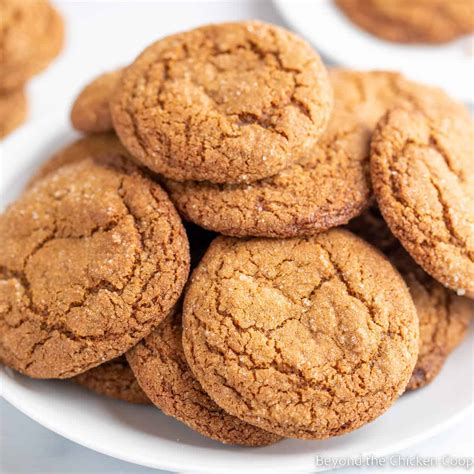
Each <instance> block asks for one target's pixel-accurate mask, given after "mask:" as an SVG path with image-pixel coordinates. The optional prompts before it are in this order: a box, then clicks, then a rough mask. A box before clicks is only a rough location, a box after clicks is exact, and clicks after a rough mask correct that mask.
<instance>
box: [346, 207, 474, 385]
mask: <svg viewBox="0 0 474 474" xmlns="http://www.w3.org/2000/svg"><path fill="white" fill-rule="evenodd" d="M348 227H349V229H351V230H352V231H353V232H355V233H357V234H358V235H360V236H361V237H363V238H365V239H366V240H367V241H368V242H370V243H371V244H373V245H375V246H376V247H378V248H379V249H380V250H382V251H383V252H384V253H385V255H386V256H387V257H388V258H389V259H390V261H391V262H392V263H393V265H395V267H396V268H397V269H398V270H399V271H400V273H401V275H402V276H403V278H404V279H405V283H406V284H407V286H408V289H409V290H410V294H411V297H412V299H413V302H414V303H415V308H416V312H417V314H418V319H419V322H420V350H419V354H418V360H417V362H416V366H415V369H414V370H413V374H412V376H411V379H410V382H409V383H408V386H407V390H415V389H417V388H421V387H423V386H425V385H427V384H428V383H430V382H431V381H432V380H433V379H434V378H435V377H436V376H437V375H438V373H439V372H440V370H441V369H442V367H443V365H444V363H445V361H446V359H447V357H448V355H449V353H450V352H451V351H452V350H453V349H455V348H456V347H457V346H458V345H459V344H460V343H461V342H462V340H463V339H464V337H465V335H466V333H467V331H468V328H469V323H470V318H471V313H472V310H473V307H472V305H471V304H470V302H469V300H468V299H467V298H463V297H461V296H457V295H456V294H455V293H453V292H452V291H450V290H448V289H446V288H444V287H443V286H442V285H440V284H439V283H438V282H436V281H435V280H434V279H433V278H431V277H430V276H429V275H428V274H427V273H425V272H424V271H423V269H422V268H421V267H419V266H418V265H417V264H416V263H415V262H414V260H413V259H412V258H411V257H410V256H409V255H408V253H407V252H406V251H405V250H404V249H403V247H402V246H401V244H400V242H398V240H397V239H396V238H395V237H394V236H393V234H392V233H391V232H390V230H389V228H388V227H387V225H386V224H385V222H384V220H383V219H382V216H381V215H380V212H379V211H378V209H377V208H376V207H372V208H371V209H370V210H368V211H366V212H364V213H363V214H362V215H361V216H359V217H358V218H356V219H354V220H353V221H351V222H350V223H349V225H348Z"/></svg>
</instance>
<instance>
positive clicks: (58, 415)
mask: <svg viewBox="0 0 474 474" xmlns="http://www.w3.org/2000/svg"><path fill="white" fill-rule="evenodd" d="M67 123H68V121H67V118H66V117H65V116H62V115H59V116H55V117H54V116H53V117H49V118H48V117H47V118H45V119H44V120H42V121H41V122H40V123H32V124H30V125H27V126H26V127H24V128H23V129H22V130H21V131H19V132H18V133H16V134H13V135H12V136H11V137H10V138H9V139H8V140H6V141H5V142H3V144H1V145H0V147H1V148H0V208H3V207H4V206H5V205H6V204H8V203H9V202H11V201H12V200H13V199H14V198H15V197H16V196H17V195H18V194H19V192H21V189H22V188H23V186H24V183H25V182H26V180H27V179H28V177H29V176H30V175H31V174H32V173H33V172H34V170H35V168H36V167H37V166H38V164H39V163H40V162H41V161H43V160H44V159H45V158H47V157H48V156H49V155H50V154H51V152H53V151H55V150H57V149H58V148H59V147H60V146H61V145H63V144H64V143H65V142H68V141H70V140H72V139H73V138H74V136H75V134H74V133H73V132H71V131H70V130H69V128H68V127H67V126H66V125H65V124H67ZM473 347H474V333H473V331H472V330H471V331H470V334H469V336H468V338H467V339H466V340H465V341H464V343H463V344H462V346H461V347H459V348H458V349H457V350H456V351H455V353H454V354H453V355H452V356H451V357H450V359H449V361H448V363H447V364H446V367H445V368H444V370H443V372H442V373H441V375H440V376H439V377H438V378H437V379H436V380H435V381H434V382H433V383H432V384H431V385H430V386H429V387H426V388H425V389H423V390H419V391H418V392H415V393H411V394H408V395H405V396H403V397H402V398H401V399H400V400H398V401H397V402H396V404H395V405H394V406H393V407H392V408H391V409H390V410H389V411H388V412H387V413H386V414H384V415H383V416H382V417H380V418H378V419H377V420H376V421H374V422H373V423H371V424H370V425H367V426H365V427H364V428H362V429H360V430H358V431H355V432H353V433H351V434H348V435H345V436H342V437H338V438H334V439H330V440H326V441H299V440H285V441H282V442H280V443H278V444H276V445H274V446H269V447H265V448H253V449H252V448H238V447H229V446H224V445H221V444H219V443H217V442H214V441H210V440H208V439H206V438H204V437H202V436H200V435H198V434H197V433H195V432H193V431H191V430H190V429H188V428H187V427H186V426H184V425H182V424H180V423H178V422H176V421H175V420H174V419H172V418H169V417H166V416H164V415H163V414H162V413H160V411H159V410H157V409H155V408H153V407H146V406H133V405H129V404H127V403H123V402H119V401H112V400H109V399H106V398H103V397H100V396H98V395H95V394H93V393H90V392H88V391H86V390H84V389H82V388H81V387H79V386H76V385H74V384H72V383H71V382H67V381H39V380H32V379H29V378H27V377H23V376H21V375H19V374H17V373H15V372H13V371H11V370H9V369H5V368H3V369H0V387H1V391H2V395H3V397H4V398H5V399H6V400H7V401H9V402H10V403H11V404H13V405H14V406H16V407H17V408H18V409H19V410H21V411H22V412H23V413H25V414H26V415H28V416H30V417H31V418H33V419H34V420H36V421H37V422H39V423H41V424H42V425H44V426H45V427H47V428H49V429H51V430H53V431H55V432H56V433H59V434H60V435H62V436H64V437H66V438H68V439H70V440H72V441H75V442H77V443H79V444H82V445H84V446H87V447H89V448H91V449H94V450H96V451H99V452H101V453H104V454H108V455H110V456H113V457H116V458H119V459H123V460H125V461H130V462H133V463H137V464H142V465H144V466H150V467H155V468H162V469H168V470H172V471H180V472H182V471H186V472H206V473H214V472H215V473H218V472H219V473H222V472H226V473H241V472H249V473H250V472H259V473H264V472H272V473H276V472H295V473H296V472H310V471H313V472H314V471H316V470H319V469H320V468H317V467H316V462H315V460H316V456H318V455H319V456H324V457H329V456H331V457H348V456H351V457H355V456H358V455H370V454H373V455H384V454H389V453H392V452H395V451H397V450H399V449H403V448H405V447H407V446H409V445H411V444H413V443H415V442H418V441H421V440H422V439H424V438H427V437H429V436H432V435H433V434H435V433H437V432H439V431H441V430H443V429H444V428H446V427H447V426H448V425H450V424H451V423H454V422H456V421H457V420H459V419H460V418H461V417H463V416H465V415H466V414H467V412H468V411H469V409H470V407H471V405H472V402H473V391H474V388H473V384H472V383H469V382H468V381H469V380H471V381H472V380H473V379H474V367H473V366H474V362H473V360H474V357H473Z"/></svg>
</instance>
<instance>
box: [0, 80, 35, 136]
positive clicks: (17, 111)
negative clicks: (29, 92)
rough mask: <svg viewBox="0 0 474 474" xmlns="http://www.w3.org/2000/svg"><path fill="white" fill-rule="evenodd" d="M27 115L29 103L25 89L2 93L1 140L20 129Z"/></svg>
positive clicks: (0, 112)
mask: <svg viewBox="0 0 474 474" xmlns="http://www.w3.org/2000/svg"><path fill="white" fill-rule="evenodd" d="M27 113H28V101H27V98H26V94H25V91H24V89H23V88H20V89H17V90H15V91H12V92H6V93H4V94H2V93H0V139H1V138H3V137H6V136H7V135H8V134H9V133H10V132H12V131H13V130H15V129H16V128H17V127H19V126H20V125H21V124H22V123H23V122H24V121H25V119H26V116H27Z"/></svg>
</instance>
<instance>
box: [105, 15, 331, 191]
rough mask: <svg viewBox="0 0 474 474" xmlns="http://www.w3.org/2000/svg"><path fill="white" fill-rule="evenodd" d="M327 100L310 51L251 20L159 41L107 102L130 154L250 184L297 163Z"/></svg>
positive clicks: (165, 168) (322, 124)
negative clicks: (110, 100)
mask: <svg viewBox="0 0 474 474" xmlns="http://www.w3.org/2000/svg"><path fill="white" fill-rule="evenodd" d="M331 107H332V92H331V86H330V84H329V80H328V76H327V71H326V69H325V67H324V65H323V63H322V62H321V60H320V58H319V56H318V55H317V53H316V52H315V51H313V49H312V48H311V47H310V46H309V45H308V44H307V43H306V42H304V41H303V40H302V39H300V38H299V37H297V36H296V35H294V34H293V33H290V32H289V31H286V30H284V29H282V28H279V27H277V26H274V25H270V24H265V23H259V22H256V21H248V22H241V23H223V24H218V25H209V26H204V27H201V28H197V29H194V30H191V31H188V32H185V33H180V34H177V35H173V36H169V37H167V38H164V39H162V40H160V41H157V42H156V43H154V44H152V45H151V46H150V47H148V48H147V49H146V50H145V51H144V52H143V53H142V54H141V55H140V56H139V57H138V58H137V60H136V61H135V62H134V63H133V64H132V65H131V66H130V67H128V68H127V69H126V71H125V72H124V74H123V75H122V78H121V81H120V83H119V86H118V88H117V90H116V94H115V95H114V97H113V99H112V103H111V110H112V118H113V121H114V126H115V129H116V131H117V134H118V135H119V137H120V139H121V141H122V143H123V144H124V145H125V146H126V147H127V148H128V150H129V151H130V153H131V154H132V155H133V156H135V157H136V158H137V159H139V160H140V161H142V162H143V163H144V164H145V165H146V166H148V167H149V168H150V169H152V170H153V171H155V172H158V173H161V174H163V175H165V176H167V177H168V178H171V179H175V180H178V181H181V180H198V181H202V180H209V181H212V182H215V183H232V182H233V183H235V182H251V181H255V180H257V179H260V178H265V177H267V176H271V175H273V174H275V173H277V172H278V171H280V170H282V169H283V168H286V167H287V166H288V165H290V164H292V163H294V162H296V161H298V160H299V159H300V158H301V156H302V155H304V154H305V152H306V151H308V150H309V149H310V148H311V146H312V145H313V144H314V143H315V142H316V141H317V139H318V138H319V137H320V136H321V134H322V133H323V131H324V129H325V128H326V125H327V122H328V120H329V115H330V112H331Z"/></svg>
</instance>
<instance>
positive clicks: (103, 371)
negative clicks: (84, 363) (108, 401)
mask: <svg viewBox="0 0 474 474" xmlns="http://www.w3.org/2000/svg"><path fill="white" fill-rule="evenodd" d="M72 380H73V381H74V382H76V383H77V384H79V385H82V386H83V387H85V388H87V389H89V390H92V391H93V392H96V393H98V394H99V395H104V396H106V397H109V398H115V399H117V400H123V401H124V402H129V403H140V404H150V403H151V402H150V399H149V398H148V397H147V396H146V395H145V392H144V391H143V390H142V389H141V388H140V385H138V382H137V379H136V378H135V376H134V375H133V372H132V369H131V368H130V366H129V365H128V362H127V359H126V358H125V356H120V357H117V358H116V359H113V360H110V361H109V362H106V363H105V364H102V365H99V366H97V367H94V368H93V369H91V370H88V371H86V372H83V373H82V374H79V375H76V376H75V377H74V378H73V379H72Z"/></svg>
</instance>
